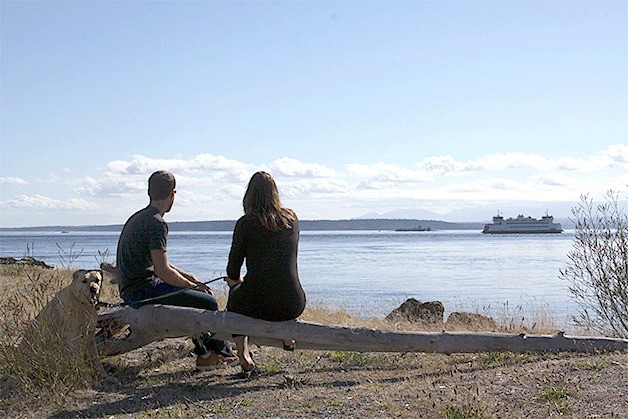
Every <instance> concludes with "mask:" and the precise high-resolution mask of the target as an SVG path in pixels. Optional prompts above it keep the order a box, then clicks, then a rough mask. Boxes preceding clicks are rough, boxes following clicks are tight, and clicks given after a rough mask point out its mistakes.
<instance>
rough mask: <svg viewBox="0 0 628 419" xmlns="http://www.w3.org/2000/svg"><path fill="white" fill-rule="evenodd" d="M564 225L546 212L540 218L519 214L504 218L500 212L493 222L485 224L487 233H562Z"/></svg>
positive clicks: (483, 231)
mask: <svg viewBox="0 0 628 419" xmlns="http://www.w3.org/2000/svg"><path fill="white" fill-rule="evenodd" d="M562 231H563V227H562V226H561V224H560V223H555V222H554V217H552V216H551V215H548V214H547V213H545V215H544V216H543V217H541V219H540V220H537V219H536V218H532V217H524V216H523V215H518V216H517V218H507V219H504V217H502V216H501V215H500V214H499V212H498V213H497V215H496V216H495V217H493V223H492V224H485V225H484V230H482V233H485V234H521V233H561V232H562Z"/></svg>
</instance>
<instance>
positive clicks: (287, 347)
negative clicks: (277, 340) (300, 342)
mask: <svg viewBox="0 0 628 419" xmlns="http://www.w3.org/2000/svg"><path fill="white" fill-rule="evenodd" d="M296 348H297V342H296V341H295V340H294V339H292V340H290V344H289V345H288V344H286V341H285V340H284V341H283V350H284V351H290V352H294V350H295V349H296Z"/></svg>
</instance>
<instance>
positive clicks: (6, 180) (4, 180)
mask: <svg viewBox="0 0 628 419" xmlns="http://www.w3.org/2000/svg"><path fill="white" fill-rule="evenodd" d="M0 184H6V185H27V184H28V182H27V181H25V180H24V179H22V178H19V177H11V176H9V177H0Z"/></svg>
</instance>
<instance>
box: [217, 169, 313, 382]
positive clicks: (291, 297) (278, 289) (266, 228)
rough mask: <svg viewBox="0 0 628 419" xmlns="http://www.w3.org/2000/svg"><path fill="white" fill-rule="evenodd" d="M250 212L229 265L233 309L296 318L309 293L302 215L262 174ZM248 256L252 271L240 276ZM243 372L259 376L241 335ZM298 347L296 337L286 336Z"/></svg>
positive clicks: (249, 195) (251, 192)
mask: <svg viewBox="0 0 628 419" xmlns="http://www.w3.org/2000/svg"><path fill="white" fill-rule="evenodd" d="M242 204H243V206H244V216H242V217H241V218H240V219H239V220H238V221H237V222H236V225H235V229H234V231H233V241H232V243H231V250H230V252H229V263H228V264H227V276H228V277H227V278H226V281H227V283H228V284H229V288H230V290H229V300H228V302H227V310H228V311H231V312H234V313H239V314H243V315H245V316H248V317H252V318H255V319H262V320H268V321H284V320H292V319H296V318H297V317H299V316H300V315H301V313H303V310H304V309H305V293H304V292H303V288H302V287H301V283H300V282H299V275H298V271H297V251H298V245H299V222H298V219H297V215H296V213H295V212H294V211H293V210H291V209H289V208H285V207H284V206H282V205H281V202H280V200H279V191H278V190H277V185H276V184H275V181H274V180H273V178H272V177H271V176H270V175H269V174H268V173H266V172H257V173H255V174H254V175H253V177H252V178H251V180H250V181H249V185H248V187H247V190H246V193H245V194H244V199H243V200H242ZM245 260H246V275H245V276H244V279H243V278H242V276H241V275H240V270H241V268H242V264H243V263H244V261H245ZM234 340H235V342H236V345H237V347H238V357H239V360H240V366H241V367H242V371H243V374H242V375H243V376H245V377H250V376H252V375H258V374H259V369H258V368H257V367H256V366H255V363H254V362H253V359H252V357H251V353H250V351H249V347H248V337H247V336H242V335H239V336H236V335H234ZM284 349H287V350H294V341H291V340H284Z"/></svg>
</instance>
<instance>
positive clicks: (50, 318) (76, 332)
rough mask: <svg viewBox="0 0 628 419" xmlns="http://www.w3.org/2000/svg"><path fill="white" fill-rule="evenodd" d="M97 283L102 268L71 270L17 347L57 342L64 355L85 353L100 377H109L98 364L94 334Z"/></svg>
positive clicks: (97, 292)
mask: <svg viewBox="0 0 628 419" xmlns="http://www.w3.org/2000/svg"><path fill="white" fill-rule="evenodd" d="M101 284H102V271H97V270H93V271H88V270H84V269H81V270H78V271H76V272H74V273H73V275H72V282H71V283H70V284H69V285H68V286H66V287H64V288H62V289H61V290H60V291H59V292H57V293H56V294H55V296H54V297H53V298H52V300H50V302H48V304H47V305H46V306H45V307H44V308H43V310H42V311H41V312H40V313H39V314H38V315H37V317H35V319H34V320H33V322H32V324H31V327H30V330H29V331H28V332H27V334H26V335H25V337H24V339H23V341H22V344H21V345H20V348H21V349H22V350H25V351H27V350H29V349H30V350H31V352H36V351H37V349H36V348H39V349H41V348H46V347H48V348H50V345H51V342H55V343H57V342H58V343H60V346H61V347H62V348H63V349H62V350H63V351H68V352H67V355H69V356H79V355H81V354H82V355H83V356H85V357H86V359H87V361H88V362H90V363H91V365H92V366H93V368H94V371H95V372H96V373H97V375H98V378H99V379H100V380H109V376H108V375H107V373H106V372H105V369H104V368H103V366H102V364H101V363H100V358H99V356H98V349H97V347H96V339H95V336H94V333H95V331H96V310H97V304H98V297H99V295H100V287H101ZM59 340H60V342H59ZM40 345H41V346H40ZM54 347H55V348H56V347H57V345H54Z"/></svg>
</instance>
